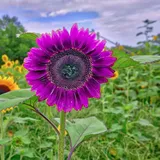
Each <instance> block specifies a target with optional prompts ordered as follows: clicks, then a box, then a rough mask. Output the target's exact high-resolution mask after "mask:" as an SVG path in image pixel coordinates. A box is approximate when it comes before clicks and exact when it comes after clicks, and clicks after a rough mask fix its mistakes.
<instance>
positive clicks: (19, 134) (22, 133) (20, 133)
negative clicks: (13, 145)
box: [14, 130, 28, 137]
mask: <svg viewBox="0 0 160 160" xmlns="http://www.w3.org/2000/svg"><path fill="white" fill-rule="evenodd" d="M27 133H28V130H19V131H17V132H15V134H14V136H16V137H19V136H20V137H23V136H25V135H27Z"/></svg>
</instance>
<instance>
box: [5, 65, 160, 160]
mask: <svg viewBox="0 0 160 160" xmlns="http://www.w3.org/2000/svg"><path fill="white" fill-rule="evenodd" d="M158 68H159V64H158V63H157V64H151V65H144V66H139V67H136V68H127V69H123V70H119V77H118V78H117V79H116V80H109V82H108V83H107V84H104V85H102V88H101V92H102V97H101V99H98V100H95V99H92V100H90V105H89V108H88V109H83V110H82V111H80V112H76V111H73V112H71V113H68V114H67V119H69V120H72V119H74V118H84V117H89V116H96V117H97V118H98V119H100V120H101V121H103V122H104V124H105V125H106V126H107V128H108V132H106V133H104V134H101V135H98V136H95V137H93V138H90V139H86V141H85V142H83V143H82V144H81V145H80V146H79V147H78V148H77V149H76V151H75V152H74V154H73V157H72V160H159V159H160V125H159V124H160V116H159V115H160V108H159V106H160V101H159V99H160V97H159V93H160V89H159V85H160V83H159V82H160V74H159V73H160V71H159V69H158ZM5 73H7V72H3V74H5ZM12 73H13V74H14V77H15V78H16V81H17V82H18V83H19V85H20V86H21V87H22V88H23V87H26V85H27V84H26V82H25V80H24V72H21V73H20V74H19V75H18V76H17V74H16V72H13V71H12ZM38 107H39V109H40V110H41V111H42V112H43V113H45V115H47V116H48V117H49V118H50V119H52V120H53V119H54V118H55V117H58V114H57V111H56V109H55V107H52V108H50V107H47V106H46V104H45V103H44V102H43V103H39V104H38ZM4 116H5V118H4V121H5V122H4V125H5V123H6V124H7V122H9V125H8V126H7V130H6V137H9V141H8V142H7V143H6V144H5V157H6V160H52V159H57V151H58V148H57V136H56V134H55V133H54V131H53V130H52V128H50V126H49V124H47V123H46V122H45V121H44V120H43V119H41V117H39V116H38V115H36V114H35V113H34V112H32V111H31V110H29V109H27V108H26V106H25V105H21V106H20V107H16V108H15V109H14V110H13V111H12V112H8V113H6V114H5V115H4ZM68 143H69V142H68V136H66V148H65V155H66V156H67V155H68V153H69V145H68Z"/></svg>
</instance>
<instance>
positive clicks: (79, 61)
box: [24, 24, 116, 112]
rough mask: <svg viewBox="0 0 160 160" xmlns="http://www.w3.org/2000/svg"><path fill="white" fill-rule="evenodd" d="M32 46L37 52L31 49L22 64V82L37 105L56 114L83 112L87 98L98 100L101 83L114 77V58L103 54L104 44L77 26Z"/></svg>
mask: <svg viewBox="0 0 160 160" xmlns="http://www.w3.org/2000/svg"><path fill="white" fill-rule="evenodd" d="M36 42H37V44H38V46H39V48H31V50H30V52H29V53H28V57H27V58H25V60H24V67H25V68H26V69H27V70H28V71H29V72H28V74H27V75H26V79H27V82H28V84H29V85H30V86H31V89H32V91H35V92H36V95H37V96H38V97H39V101H43V100H46V103H47V104H48V105H49V106H53V105H56V106H57V109H58V111H64V112H69V111H71V110H72V108H74V109H75V110H77V111H78V110H81V109H82V107H83V106H84V107H86V108H87V107H88V99H89V98H100V85H101V83H106V82H107V79H108V78H111V77H113V76H114V70H113V69H112V68H111V67H112V66H113V64H114V62H115V61H116V58H115V57H113V56H112V52H111V51H104V47H105V43H106V42H105V41H104V40H102V41H100V40H96V34H95V33H89V30H88V29H86V30H85V29H84V28H80V29H78V26H77V24H74V25H73V26H72V28H71V30H70V33H69V32H68V31H67V30H66V29H65V28H63V30H58V31H52V34H47V33H46V34H42V36H41V37H40V38H37V40H36Z"/></svg>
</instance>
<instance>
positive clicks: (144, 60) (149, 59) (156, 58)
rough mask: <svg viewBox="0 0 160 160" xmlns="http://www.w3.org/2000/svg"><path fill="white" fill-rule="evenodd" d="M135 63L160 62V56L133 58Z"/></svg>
mask: <svg viewBox="0 0 160 160" xmlns="http://www.w3.org/2000/svg"><path fill="white" fill-rule="evenodd" d="M131 58H132V59H133V60H134V61H137V62H139V63H142V64H145V63H154V62H158V61H160V56H158V55H141V56H132V57H131Z"/></svg>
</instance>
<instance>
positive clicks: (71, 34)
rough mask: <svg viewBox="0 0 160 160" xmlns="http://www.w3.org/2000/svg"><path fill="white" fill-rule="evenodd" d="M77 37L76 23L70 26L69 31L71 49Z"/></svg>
mask: <svg viewBox="0 0 160 160" xmlns="http://www.w3.org/2000/svg"><path fill="white" fill-rule="evenodd" d="M77 35H78V25H77V23H75V24H74V25H73V26H72V28H71V31H70V37H71V43H72V46H73V47H74V46H75V40H76V38H77Z"/></svg>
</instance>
